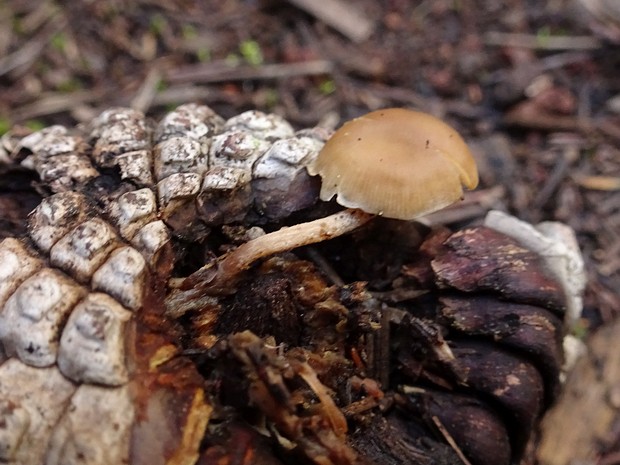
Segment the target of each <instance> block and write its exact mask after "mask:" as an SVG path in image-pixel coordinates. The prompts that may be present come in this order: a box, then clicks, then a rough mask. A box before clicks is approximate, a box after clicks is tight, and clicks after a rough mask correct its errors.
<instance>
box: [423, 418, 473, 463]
mask: <svg viewBox="0 0 620 465" xmlns="http://www.w3.org/2000/svg"><path fill="white" fill-rule="evenodd" d="M432 419H433V423H435V426H436V427H437V429H438V430H439V432H440V433H441V435H442V436H443V437H444V439H445V440H446V442H447V443H448V444H450V447H452V449H454V452H456V455H458V456H459V459H461V462H463V463H464V464H465V465H471V462H470V461H469V460H467V457H465V454H463V451H462V450H461V448H460V447H459V446H458V445H457V444H456V441H455V440H454V438H453V437H452V435H451V434H450V433H449V432H448V430H447V429H446V428H445V426H444V425H443V423H441V420H440V419H439V418H438V417H437V416H435V415H433V416H432Z"/></svg>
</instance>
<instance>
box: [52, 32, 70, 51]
mask: <svg viewBox="0 0 620 465" xmlns="http://www.w3.org/2000/svg"><path fill="white" fill-rule="evenodd" d="M50 43H51V44H52V47H54V48H55V49H56V50H58V51H59V52H64V50H65V45H66V44H67V38H66V37H65V35H64V34H63V33H62V32H57V33H56V34H54V35H53V36H52V39H51V41H50Z"/></svg>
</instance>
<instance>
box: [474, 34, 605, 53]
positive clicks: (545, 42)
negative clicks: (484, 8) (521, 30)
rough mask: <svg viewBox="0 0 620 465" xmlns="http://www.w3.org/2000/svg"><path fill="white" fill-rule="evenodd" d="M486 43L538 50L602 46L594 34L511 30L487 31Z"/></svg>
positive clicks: (595, 47) (582, 48) (579, 48)
mask: <svg viewBox="0 0 620 465" xmlns="http://www.w3.org/2000/svg"><path fill="white" fill-rule="evenodd" d="M484 43H485V44H486V45H495V46H499V47H523V48H531V49H537V50H595V49H597V48H600V47H601V42H600V40H598V39H596V38H595V37H592V36H551V37H548V36H538V35H532V34H516V33H509V32H496V31H491V32H487V33H486V34H485V36H484Z"/></svg>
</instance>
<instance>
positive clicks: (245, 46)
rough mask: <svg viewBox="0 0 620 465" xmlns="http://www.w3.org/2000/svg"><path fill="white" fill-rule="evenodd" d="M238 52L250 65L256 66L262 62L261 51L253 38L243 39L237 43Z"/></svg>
mask: <svg viewBox="0 0 620 465" xmlns="http://www.w3.org/2000/svg"><path fill="white" fill-rule="evenodd" d="M239 52H241V56H242V57H243V59H244V60H245V61H246V62H248V63H249V64H251V65H252V66H258V65H261V64H262V63H263V52H262V51H261V49H260V45H259V44H258V42H256V41H255V40H244V41H243V42H241V43H240V44H239Z"/></svg>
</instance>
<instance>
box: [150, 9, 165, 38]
mask: <svg viewBox="0 0 620 465" xmlns="http://www.w3.org/2000/svg"><path fill="white" fill-rule="evenodd" d="M165 27H166V18H164V17H163V16H162V15H160V14H159V13H158V14H154V15H153V16H151V22H150V24H149V29H150V30H151V32H152V33H153V34H155V35H158V36H160V35H161V34H162V32H163V31H164V29H165Z"/></svg>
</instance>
